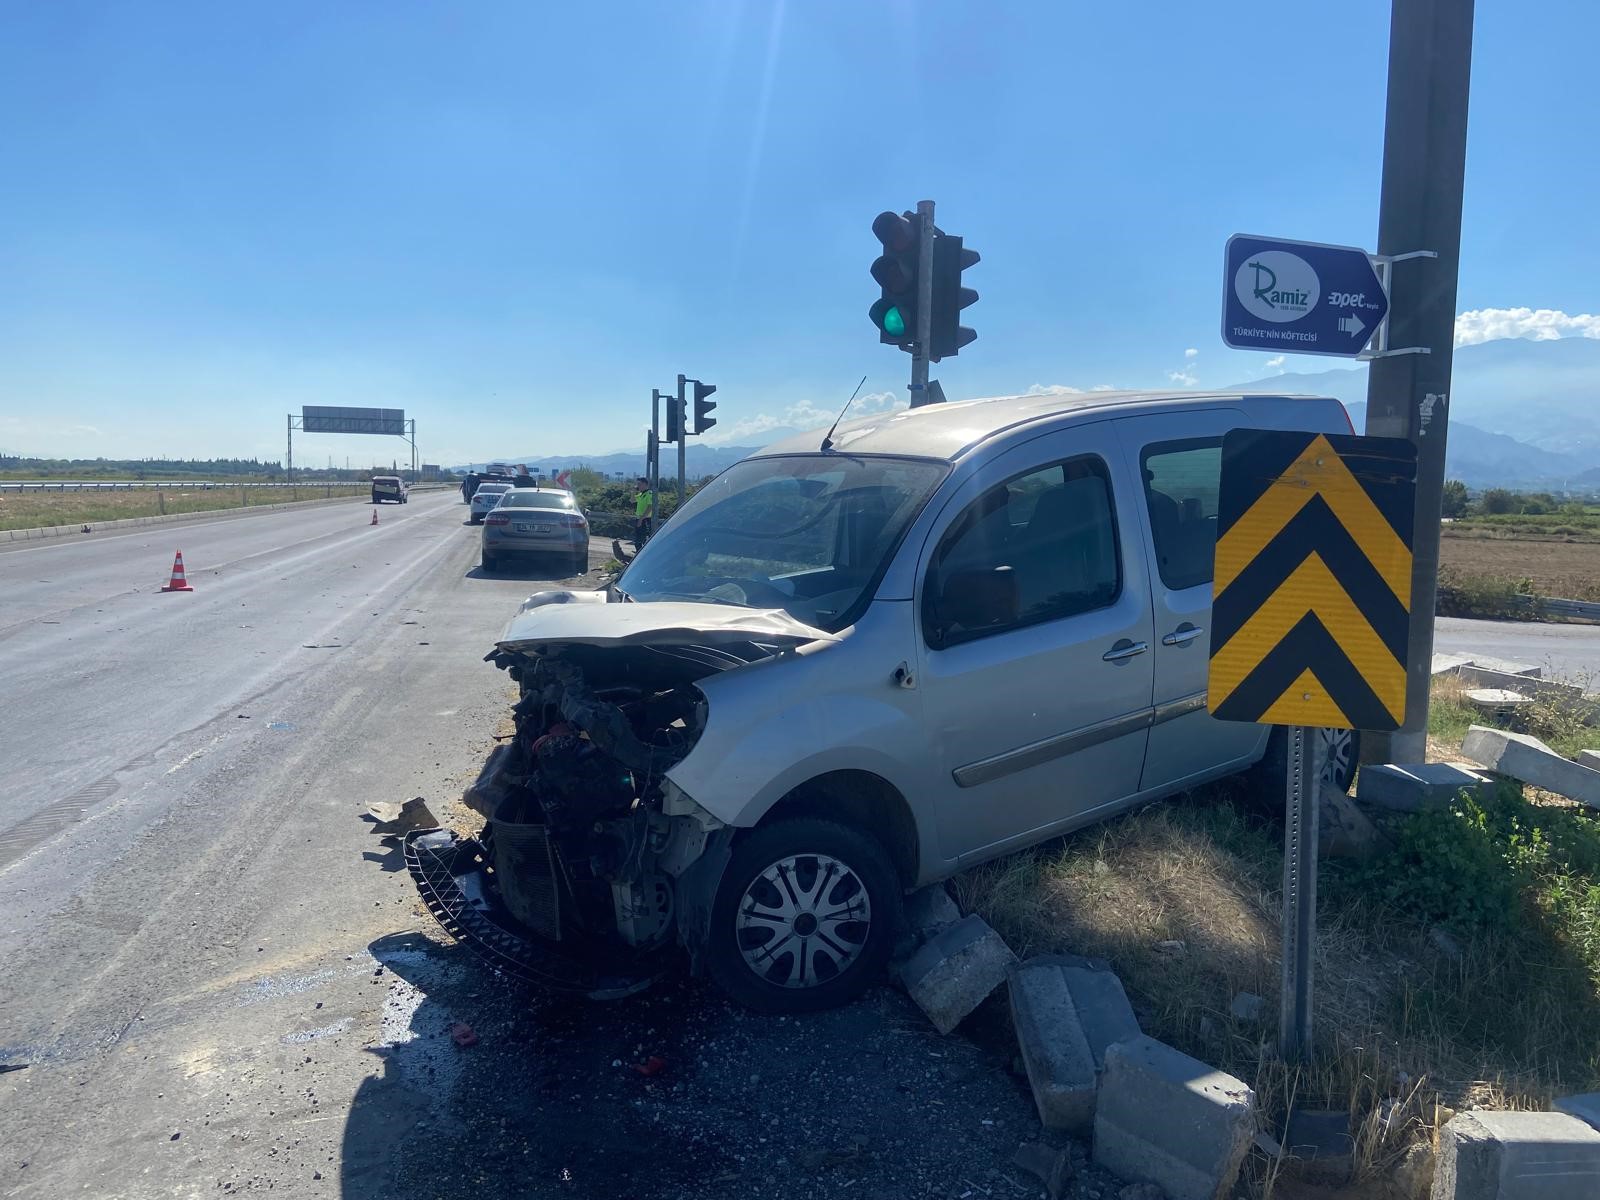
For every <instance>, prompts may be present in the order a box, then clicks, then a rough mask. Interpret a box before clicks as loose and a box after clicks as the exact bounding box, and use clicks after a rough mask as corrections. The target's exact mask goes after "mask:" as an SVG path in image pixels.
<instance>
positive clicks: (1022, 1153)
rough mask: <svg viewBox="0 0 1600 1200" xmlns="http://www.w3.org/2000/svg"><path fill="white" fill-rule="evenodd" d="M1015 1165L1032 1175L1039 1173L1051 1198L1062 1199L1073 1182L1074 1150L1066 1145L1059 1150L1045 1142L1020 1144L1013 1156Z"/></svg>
mask: <svg viewBox="0 0 1600 1200" xmlns="http://www.w3.org/2000/svg"><path fill="white" fill-rule="evenodd" d="M1011 1162H1012V1165H1013V1166H1018V1167H1021V1168H1022V1169H1023V1170H1024V1171H1026V1172H1028V1173H1029V1174H1030V1175H1037V1176H1038V1177H1039V1181H1040V1182H1041V1183H1043V1184H1044V1190H1045V1193H1046V1194H1047V1195H1048V1196H1049V1197H1050V1200H1061V1197H1062V1196H1064V1195H1066V1191H1067V1186H1068V1185H1069V1184H1070V1183H1071V1182H1072V1176H1073V1175H1074V1174H1075V1170H1074V1167H1073V1163H1072V1152H1071V1151H1070V1150H1068V1149H1067V1148H1066V1147H1065V1146H1063V1147H1061V1148H1060V1149H1059V1150H1058V1149H1056V1148H1055V1147H1054V1146H1046V1145H1045V1144H1044V1143H1043V1142H1028V1143H1027V1144H1026V1145H1022V1146H1018V1147H1017V1152H1016V1153H1015V1154H1013V1155H1012V1156H1011Z"/></svg>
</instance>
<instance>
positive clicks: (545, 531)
mask: <svg viewBox="0 0 1600 1200" xmlns="http://www.w3.org/2000/svg"><path fill="white" fill-rule="evenodd" d="M518 554H520V555H527V554H550V555H560V556H561V557H562V558H563V559H565V560H566V561H568V562H570V563H571V564H572V573H573V574H574V575H581V574H583V573H584V572H585V571H587V570H588V569H589V522H588V521H587V520H586V519H585V518H584V515H583V514H582V513H581V512H579V511H578V502H577V501H576V500H574V499H573V498H572V493H571V492H565V491H559V490H556V489H553V488H513V489H512V490H510V491H507V492H505V493H504V494H503V495H502V496H501V497H500V503H499V504H497V505H495V507H494V508H492V509H490V510H489V514H488V515H487V516H486V517H485V518H484V520H483V569H484V570H485V571H493V570H494V569H495V568H496V567H498V566H499V565H500V560H501V559H503V558H505V557H507V556H509V555H518Z"/></svg>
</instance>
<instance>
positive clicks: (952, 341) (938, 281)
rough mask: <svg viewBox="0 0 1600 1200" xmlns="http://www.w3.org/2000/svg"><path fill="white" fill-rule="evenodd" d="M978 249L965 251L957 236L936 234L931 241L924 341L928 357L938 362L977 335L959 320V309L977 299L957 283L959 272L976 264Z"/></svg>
mask: <svg viewBox="0 0 1600 1200" xmlns="http://www.w3.org/2000/svg"><path fill="white" fill-rule="evenodd" d="M978 261H979V259H978V252H977V251H976V250H968V249H966V247H964V246H963V245H962V244H961V239H960V238H958V237H952V236H950V235H949V234H940V235H939V236H938V237H937V238H935V239H934V242H933V306H932V307H933V320H932V322H931V326H932V327H931V330H930V332H929V335H928V340H929V341H930V342H931V343H932V345H930V346H929V347H928V357H929V358H930V359H932V360H933V361H934V362H938V361H939V360H940V359H941V358H944V357H945V356H947V355H952V354H957V353H959V352H960V350H961V347H963V346H965V345H966V344H967V343H969V342H971V341H972V340H973V339H974V338H976V337H977V336H978V333H977V331H976V330H974V329H968V328H967V327H966V326H965V325H963V324H962V323H961V310H962V309H963V308H965V307H967V305H969V304H974V303H976V302H977V299H978V293H977V292H975V291H973V290H972V289H971V288H969V287H962V286H961V272H963V271H965V270H966V269H967V268H968V267H971V266H976V265H977V263H978Z"/></svg>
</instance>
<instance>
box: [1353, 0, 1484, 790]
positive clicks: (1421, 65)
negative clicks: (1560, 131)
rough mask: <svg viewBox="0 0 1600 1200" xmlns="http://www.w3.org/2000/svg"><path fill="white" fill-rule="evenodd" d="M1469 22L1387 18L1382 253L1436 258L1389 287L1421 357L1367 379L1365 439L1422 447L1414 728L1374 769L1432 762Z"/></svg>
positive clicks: (1465, 15) (1459, 11) (1407, 263)
mask: <svg viewBox="0 0 1600 1200" xmlns="http://www.w3.org/2000/svg"><path fill="white" fill-rule="evenodd" d="M1472 10H1473V0H1393V7H1392V8H1391V11H1390V26H1389V28H1390V33H1389V100H1388V108H1387V113H1386V117H1385V124H1384V138H1383V193H1382V198H1381V200H1380V203H1379V213H1378V253H1379V254H1380V255H1388V256H1394V257H1395V258H1397V259H1398V258H1400V256H1402V255H1411V254H1412V253H1413V252H1415V251H1419V250H1423V251H1433V252H1434V253H1435V254H1437V257H1427V258H1424V257H1409V258H1406V259H1404V260H1403V261H1398V262H1396V263H1395V264H1394V267H1393V269H1392V272H1391V275H1390V285H1389V337H1388V344H1389V345H1391V346H1417V347H1422V348H1423V350H1424V353H1420V354H1401V355H1395V356H1393V357H1384V358H1377V359H1374V360H1373V362H1372V364H1371V366H1370V367H1368V368H1367V370H1368V375H1367V428H1366V432H1367V433H1368V434H1371V435H1373V436H1377V437H1403V438H1408V439H1410V440H1411V441H1412V442H1413V443H1415V444H1416V447H1417V500H1416V515H1415V522H1414V531H1415V532H1414V541H1413V543H1412V574H1411V631H1410V636H1409V638H1408V639H1407V647H1406V649H1407V661H1408V663H1409V670H1408V672H1407V675H1406V720H1405V724H1403V725H1402V726H1401V727H1400V728H1399V729H1398V730H1396V731H1395V732H1394V733H1392V734H1372V735H1370V736H1369V740H1368V744H1367V745H1365V746H1364V747H1363V753H1362V757H1363V758H1364V759H1367V760H1368V761H1377V762H1400V763H1408V762H1410V763H1418V762H1422V761H1424V760H1425V758H1426V752H1427V737H1428V688H1429V684H1430V682H1431V680H1432V661H1433V617H1434V607H1435V604H1436V602H1437V593H1438V575H1439V518H1440V516H1441V512H1440V510H1441V507H1442V503H1443V497H1444V451H1445V435H1446V433H1447V431H1448V427H1449V397H1450V369H1451V365H1452V359H1453V351H1454V345H1455V319H1456V283H1457V279H1458V275H1459V267H1460V255H1461V193H1462V185H1463V177H1464V176H1465V174H1466V157H1467V97H1468V91H1469V85H1470V80H1471V70H1472V15H1473V13H1472Z"/></svg>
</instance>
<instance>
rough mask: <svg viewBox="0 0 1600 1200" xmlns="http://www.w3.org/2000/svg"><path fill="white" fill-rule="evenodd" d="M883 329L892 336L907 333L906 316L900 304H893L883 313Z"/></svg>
mask: <svg viewBox="0 0 1600 1200" xmlns="http://www.w3.org/2000/svg"><path fill="white" fill-rule="evenodd" d="M883 331H884V332H885V333H887V334H888V335H889V336H890V337H904V336H905V334H906V318H905V315H904V314H903V313H902V312H901V311H900V306H899V305H897V304H891V305H890V306H889V307H888V308H887V309H886V310H884V314H883Z"/></svg>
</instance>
